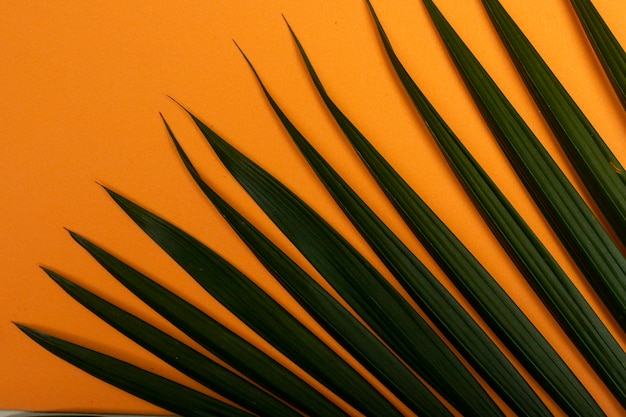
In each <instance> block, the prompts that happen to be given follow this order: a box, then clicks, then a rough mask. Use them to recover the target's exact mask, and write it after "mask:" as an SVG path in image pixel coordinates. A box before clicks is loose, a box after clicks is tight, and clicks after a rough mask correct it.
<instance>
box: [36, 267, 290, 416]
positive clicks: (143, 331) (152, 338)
mask: <svg viewBox="0 0 626 417" xmlns="http://www.w3.org/2000/svg"><path fill="white" fill-rule="evenodd" d="M46 273H47V274H48V276H50V278H52V279H53V280H54V281H55V282H56V283H57V284H58V285H59V286H60V287H61V288H63V290H65V291H66V292H67V293H68V294H69V295H70V296H72V298H74V299H75V300H76V301H78V302H79V303H81V304H82V305H84V306H85V307H87V308H88V309H89V310H91V311H92V312H93V313H95V314H96V315H98V317H100V318H102V319H103V320H104V321H106V322H107V323H109V324H110V325H111V326H113V327H115V328H116V329H117V330H119V331H120V332H121V333H123V334H124V335H126V336H127V337H129V338H131V339H132V340H134V341H135V342H137V343H138V344H140V345H141V346H143V347H144V348H145V349H146V350H148V351H150V352H152V353H154V354H155V355H157V356H158V357H160V358H161V359H163V360H164V361H165V362H167V363H169V364H170V365H172V366H173V367H175V368H176V369H178V370H180V371H181V372H183V373H184V374H185V375H187V376H189V377H191V378H193V379H194V380H196V381H197V382H199V383H201V384H202V385H204V386H205V387H207V388H210V389H211V390H212V391H214V392H217V393H218V394H221V395H222V396H224V397H226V398H228V399H229V400H231V401H234V402H235V403H237V404H240V405H241V406H243V407H244V408H247V409H248V410H250V411H252V412H254V413H257V414H259V415H264V416H298V415H299V413H297V412H295V411H294V410H293V409H291V408H289V407H287V406H286V405H285V404H284V403H282V402H280V401H278V400H277V399H276V398H275V397H273V396H271V395H269V394H268V393H267V392H265V391H263V390H261V389H260V388H258V387H257V386H256V385H253V384H252V383H250V382H249V381H247V380H245V379H243V378H242V377H240V376H238V375H237V374H235V373H233V372H232V371H230V370H228V369H226V368H224V367H223V366H221V365H219V364H217V363H216V362H214V361H212V360H210V359H209V358H207V357H206V356H204V355H203V354H201V353H199V352H198V351H196V350H194V349H192V348H190V347H188V346H186V345H184V344H183V343H181V342H180V341H178V340H176V339H174V338H173V337H171V336H169V335H167V334H166V333H164V332H162V331H160V330H158V329H157V328H155V327H154V326H151V325H150V324H148V323H146V322H145V321H143V320H141V319H139V318H137V317H135V316H133V315H132V314H130V313H127V312H126V311H124V310H122V309H120V308H119V307H116V306H114V305H113V304H111V303H109V302H107V301H105V300H103V299H102V298H100V297H98V296H96V295H95V294H93V293H91V292H89V291H87V290H85V289H84V288H82V287H80V286H79V285H77V284H75V283H73V282H71V281H69V280H67V279H65V278H63V277H62V276H61V275H59V274H57V273H55V272H53V271H50V270H46Z"/></svg>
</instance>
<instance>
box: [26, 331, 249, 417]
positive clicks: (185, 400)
mask: <svg viewBox="0 0 626 417" xmlns="http://www.w3.org/2000/svg"><path fill="white" fill-rule="evenodd" d="M17 326H18V327H19V329H20V330H21V331H22V332H24V333H25V334H26V335H27V336H28V337H30V338H31V339H33V340H34V341H35V342H37V343H38V344H40V345H41V346H42V347H44V348H45V349H46V350H48V351H50V352H51V353H53V354H55V355H57V356H58V357H60V358H61V359H63V360H65V361H67V362H69V363H71V364H73V365H75V366H76V367H78V368H80V369H82V370H84V371H86V372H88V373H90V374H91V375H94V376H96V377H98V378H100V379H102V380H103V381H105V382H108V383H109V384H111V385H115V386H116V387H118V388H121V389H123V390H124V391H127V392H129V393H131V394H133V395H135V396H137V397H139V398H142V399H144V400H146V401H149V402H150V403H152V404H154V405H157V406H159V407H162V408H165V409H166V410H169V411H172V412H174V413H178V414H180V415H186V416H197V417H201V416H204V417H206V416H215V417H246V416H252V414H249V413H246V412H245V411H243V410H239V409H238V408H235V407H233V406H231V405H228V404H225V403H223V402H221V401H218V400H216V399H215V398H212V397H209V396H208V395H205V394H202V393H200V392H198V391H194V390H192V389H191V388H187V387H185V386H184V385H181V384H178V383H176V382H173V381H170V380H169V379H166V378H163V377H161V376H159V375H156V374H153V373H151V372H147V371H145V370H143V369H140V368H138V367H136V366H134V365H131V364H129V363H127V362H123V361H121V360H119V359H115V358H113V357H111V356H108V355H104V354H102V353H99V352H96V351H94V350H91V349H87V348H84V347H82V346H79V345H76V344H74V343H70V342H67V341H65V340H62V339H59V338H57V337H54V336H51V335H48V334H45V333H42V332H39V331H37V330H34V329H31V328H29V327H26V326H23V325H19V324H18V325H17Z"/></svg>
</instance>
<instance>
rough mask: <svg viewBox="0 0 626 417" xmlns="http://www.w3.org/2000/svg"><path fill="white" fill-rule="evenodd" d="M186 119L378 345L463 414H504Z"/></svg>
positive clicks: (404, 314) (247, 165)
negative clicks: (367, 327)
mask: <svg viewBox="0 0 626 417" xmlns="http://www.w3.org/2000/svg"><path fill="white" fill-rule="evenodd" d="M189 114H190V116H191V117H192V118H193V120H194V121H195V123H196V124H197V126H198V127H199V129H200V130H201V132H202V133H203V134H204V136H205V138H206V139H207V141H208V142H209V143H210V144H211V146H212V147H213V149H214V150H215V152H216V153H217V155H218V157H219V158H220V159H221V161H222V162H223V163H224V165H225V166H226V167H227V168H228V170H229V171H230V172H231V173H232V174H233V176H234V177H235V178H236V179H237V180H238V181H239V182H240V184H242V186H243V187H244V188H245V189H246V190H247V192H248V193H249V194H250V195H251V196H252V197H253V198H254V199H255V201H256V202H257V203H258V204H259V205H260V206H261V208H263V210H264V211H265V212H266V213H267V214H268V216H269V217H270V218H271V219H272V221H273V222H274V223H275V224H276V225H277V226H278V227H279V228H280V229H281V230H282V231H283V233H285V234H286V235H287V237H289V239H290V240H291V241H292V242H293V243H294V244H295V245H296V247H298V249H299V250H300V251H301V252H302V253H303V254H304V256H305V257H307V258H308V260H309V262H311V264H312V265H313V266H314V267H315V268H316V269H317V270H318V271H319V272H320V273H321V274H322V276H324V278H325V279H326V280H327V281H328V282H329V283H330V284H331V285H332V286H333V287H334V288H335V289H336V290H337V292H338V293H339V294H340V295H341V296H342V297H343V298H344V299H345V300H346V301H347V302H348V303H349V304H350V305H351V306H352V308H354V309H355V311H356V312H357V313H358V314H359V315H360V316H361V317H362V318H363V319H364V320H365V322H366V323H367V324H369V325H370V327H372V329H373V330H374V331H375V332H376V333H377V334H378V335H379V336H380V337H381V338H382V339H383V341H385V342H386V343H387V344H388V345H389V346H390V347H391V348H392V349H393V350H394V351H395V352H396V353H397V354H398V355H399V356H400V357H401V358H402V359H403V360H405V361H406V362H407V364H408V365H409V366H411V367H412V368H413V369H415V370H416V371H417V372H418V373H419V374H420V375H421V376H422V377H424V378H425V379H426V380H427V382H428V383H429V384H431V385H432V386H433V387H434V388H435V389H436V390H437V391H439V393H441V394H442V395H443V396H444V397H445V398H446V399H447V400H448V401H449V402H450V403H451V404H453V405H454V406H455V407H456V408H457V409H459V411H461V412H463V413H464V415H467V416H471V415H477V416H484V415H494V416H495V415H500V414H501V411H500V410H499V409H498V408H497V406H496V405H495V403H493V401H492V400H491V398H490V397H489V396H488V395H487V393H486V392H485V391H484V389H483V388H482V387H481V386H480V384H479V383H478V382H477V381H476V379H475V378H474V377H473V376H472V375H471V374H470V373H469V371H468V370H467V369H466V368H465V366H464V365H463V364H462V363H461V362H460V361H459V360H458V358H456V356H455V355H454V354H453V353H452V351H451V350H450V349H449V348H448V346H447V345H446V344H445V343H444V342H443V341H442V340H441V339H440V338H439V336H437V334H436V333H435V332H434V331H433V330H432V329H431V328H430V327H429V326H428V324H426V322H425V321H424V320H423V319H422V317H421V316H419V314H417V312H416V311H415V310H414V309H413V308H412V307H411V305H410V304H409V303H408V302H407V301H406V300H405V299H404V298H403V297H402V296H401V295H400V294H399V293H398V292H397V291H396V290H395V289H394V288H393V287H392V286H391V284H390V283H389V282H388V281H387V280H386V279H385V278H384V277H383V276H382V275H380V273H379V272H378V271H376V269H375V268H374V267H373V266H372V265H371V264H370V263H369V262H368V261H367V260H366V259H365V258H364V257H363V256H362V255H361V254H360V253H359V252H357V251H356V249H354V248H353V247H352V246H351V245H350V244H349V243H348V242H347V241H346V240H345V239H344V238H343V237H342V236H341V235H340V234H339V233H337V232H336V231H335V230H334V229H333V228H332V227H331V226H330V225H329V224H328V223H327V222H326V221H325V220H324V219H322V218H321V217H320V216H319V215H318V214H317V213H315V212H314V211H313V210H312V209H311V208H310V207H309V206H307V205H306V203H304V202H303V201H302V200H301V199H299V198H298V197H297V196H296V195H295V194H293V193H292V192H291V191H290V190H288V189H287V188H286V187H285V186H284V185H282V184H281V183H280V182H278V181H277V180H276V179H275V178H274V177H272V176H271V175H270V174H269V173H267V172H266V171H264V170H263V169H262V168H261V167H259V166H258V165H256V164H255V163H253V162H252V161H251V160H249V159H248V158H246V157H245V156H244V155H243V154H241V153H240V152H239V151H237V150H236V149H235V148H233V147H232V146H231V145H229V144H228V143H226V142H225V141H224V140H223V139H222V138H221V137H219V136H218V135H217V134H216V133H215V132H213V131H212V130H211V129H210V128H209V127H208V126H206V125H205V124H204V123H202V122H201V121H200V120H199V119H198V118H196V117H195V116H194V115H193V114H191V113H189Z"/></svg>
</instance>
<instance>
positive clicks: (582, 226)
mask: <svg viewBox="0 0 626 417" xmlns="http://www.w3.org/2000/svg"><path fill="white" fill-rule="evenodd" d="M426 4H427V7H428V8H429V10H430V11H431V15H432V16H433V21H434V22H435V24H436V25H437V27H438V28H439V31H440V33H441V35H442V38H443V39H444V42H445V44H446V46H447V47H448V50H449V51H450V54H451V56H452V58H453V59H454V61H455V63H456V65H457V68H458V69H459V72H460V73H461V74H462V76H463V77H464V79H465V80H466V84H467V85H468V87H469V89H470V92H471V93H472V95H473V96H474V99H475V101H476V102H477V104H478V107H479V109H480V110H481V112H482V114H483V116H484V117H485V119H486V120H487V122H488V125H489V127H490V128H491V130H492V132H493V133H494V136H495V137H496V139H498V142H499V143H500V145H501V147H502V148H503V150H504V152H505V154H506V155H507V157H508V158H509V160H510V161H511V163H512V164H513V166H514V167H515V169H516V171H517V172H518V174H519V176H520V178H521V179H522V181H523V182H524V184H525V185H526V187H527V188H528V190H529V191H530V194H531V196H532V197H533V198H534V200H535V202H536V203H537V205H538V206H539V207H540V208H541V210H542V212H543V213H544V215H545V217H546V218H547V219H549V220H550V223H551V225H552V227H553V228H554V230H555V231H556V232H557V234H558V235H559V237H560V239H561V241H562V242H563V244H564V245H565V247H566V248H567V249H568V251H569V252H570V254H571V256H572V258H573V259H574V260H575V261H576V263H577V264H578V266H579V268H580V269H581V270H582V271H583V272H584V273H585V276H586V277H587V279H588V281H589V282H590V283H591V285H592V286H593V287H594V288H595V289H596V291H597V292H598V293H599V294H600V295H601V296H602V298H603V300H605V303H606V304H607V306H608V308H609V310H611V312H612V313H613V314H614V315H615V317H616V318H617V321H618V323H620V325H621V326H623V329H624V330H626V315H625V311H626V307H625V306H626V259H625V258H624V255H623V254H622V253H621V251H620V250H619V248H618V247H617V246H616V245H615V243H614V242H613V240H612V239H611V237H610V236H609V234H608V233H607V232H606V230H605V229H604V228H603V227H602V225H601V223H600V222H599V220H598V219H597V218H596V217H595V215H594V214H593V212H592V211H591V209H590V208H589V207H588V206H587V204H586V203H585V202H584V200H583V199H582V197H580V195H579V194H578V192H577V191H576V189H575V188H574V186H573V185H572V184H571V183H570V182H569V180H568V179H567V177H566V176H565V174H563V172H562V171H561V170H560V168H559V167H558V165H557V164H556V163H555V162H554V161H553V160H552V158H551V156H550V154H549V153H548V152H547V151H546V150H545V148H544V147H543V145H542V144H541V142H540V141H539V139H537V137H536V136H535V135H534V134H533V132H532V131H531V130H530V128H529V127H528V126H527V125H526V123H525V122H524V120H523V119H522V117H521V116H520V115H519V114H518V113H517V112H516V110H515V109H514V108H513V106H512V105H511V103H510V102H509V101H508V100H507V99H506V97H505V96H504V94H503V93H502V92H501V91H500V89H499V88H498V87H497V85H496V84H495V82H494V81H493V80H492V79H491V77H490V76H489V75H488V74H487V72H486V71H485V69H484V68H483V67H482V66H481V65H480V63H479V62H478V60H477V59H476V58H475V57H474V56H473V55H472V53H471V51H470V50H469V49H468V48H467V46H465V44H464V43H463V41H462V40H461V39H460V38H459V36H458V35H457V34H456V33H455V32H454V30H453V28H452V27H451V26H450V25H449V24H448V22H446V20H445V18H444V17H443V16H442V15H441V13H440V12H439V11H438V10H437V9H436V7H435V6H434V4H432V2H430V1H427V2H426Z"/></svg>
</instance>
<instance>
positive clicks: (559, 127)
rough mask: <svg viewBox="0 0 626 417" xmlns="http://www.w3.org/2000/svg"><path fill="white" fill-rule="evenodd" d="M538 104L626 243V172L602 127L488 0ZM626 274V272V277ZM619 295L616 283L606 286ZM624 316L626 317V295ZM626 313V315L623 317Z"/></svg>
mask: <svg viewBox="0 0 626 417" xmlns="http://www.w3.org/2000/svg"><path fill="white" fill-rule="evenodd" d="M482 2H483V4H484V6H485V8H486V10H487V12H488V14H489V17H490V18H491V21H492V22H493V24H494V26H495V27H496V29H497V31H498V33H499V34H500V38H501V39H502V41H503V42H504V44H505V46H506V47H507V49H508V51H509V54H510V55H511V57H512V59H513V62H514V63H515V65H516V67H517V69H518V71H519V72H520V74H521V75H522V78H523V79H524V82H525V83H526V86H527V87H528V90H529V91H530V93H531V94H532V96H533V98H534V100H535V102H536V103H537V106H539V108H540V109H541V112H542V114H543V116H544V117H545V119H546V121H547V122H548V124H549V125H550V127H551V128H552V131H553V132H554V134H555V136H556V138H557V139H558V140H559V142H560V144H561V147H562V148H563V150H564V151H565V153H566V154H567V156H568V158H569V159H570V161H571V163H572V165H573V166H574V167H575V168H576V171H577V172H578V175H579V177H580V179H581V180H582V181H583V183H584V184H585V187H586V188H587V190H588V191H589V193H590V194H591V195H592V196H593V198H594V200H595V202H596V203H597V204H598V207H599V208H600V209H601V210H602V212H603V213H604V215H605V216H606V218H607V220H608V221H609V223H610V224H611V226H612V227H613V230H614V231H615V232H616V234H617V236H618V237H619V238H620V240H621V241H622V243H624V244H626V172H624V167H623V166H622V165H621V164H620V162H619V161H618V160H617V158H616V157H615V155H613V153H612V152H611V150H610V149H609V147H608V146H607V145H606V144H605V143H604V141H603V140H602V138H601V137H600V135H599V134H598V132H597V131H596V130H595V129H594V127H593V126H592V125H591V123H590V122H589V120H587V118H586V117H585V115H584V114H583V112H582V111H581V110H580V108H579V107H578V106H577V105H576V103H575V102H574V100H573V99H572V98H571V96H570V95H569V94H568V93H567V91H566V90H565V88H564V87H563V86H562V85H561V83H560V82H559V80H558V79H557V78H556V76H555V75H554V74H553V73H552V71H551V70H550V68H548V66H547V65H546V63H545V62H544V61H543V59H542V58H541V56H539V53H538V52H537V51H536V50H535V48H534V47H533V46H532V44H531V43H530V41H529V40H528V39H527V38H526V36H525V35H524V34H523V33H522V31H521V30H520V29H519V27H518V26H517V25H516V24H515V22H514V21H513V19H511V17H510V16H509V14H508V13H507V12H506V10H504V8H503V7H502V6H501V5H500V3H499V2H498V1H497V0H482ZM622 280H626V276H625V277H623V278H622ZM602 294H603V296H607V297H609V299H611V298H613V296H612V295H611V289H609V288H607V289H606V290H605V291H603V292H602ZM613 303H614V304H617V305H618V306H619V307H620V308H621V313H620V315H619V316H618V321H620V320H621V321H622V322H623V321H624V319H625V318H626V304H625V303H624V300H614V301H613ZM620 317H621V318H620Z"/></svg>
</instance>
